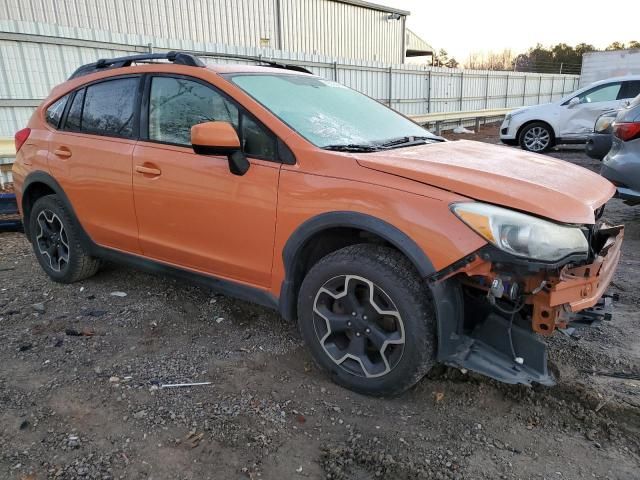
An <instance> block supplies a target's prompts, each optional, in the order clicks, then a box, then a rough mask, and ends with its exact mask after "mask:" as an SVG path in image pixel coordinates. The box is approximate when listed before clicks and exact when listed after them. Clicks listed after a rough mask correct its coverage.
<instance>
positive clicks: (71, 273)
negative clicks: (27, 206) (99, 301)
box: [29, 195, 100, 283]
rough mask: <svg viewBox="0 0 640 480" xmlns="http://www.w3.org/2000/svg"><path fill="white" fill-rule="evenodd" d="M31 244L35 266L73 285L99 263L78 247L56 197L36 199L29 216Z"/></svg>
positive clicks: (70, 224)
mask: <svg viewBox="0 0 640 480" xmlns="http://www.w3.org/2000/svg"><path fill="white" fill-rule="evenodd" d="M29 231H30V232H31V242H32V244H33V250H34V252H35V255H36V258H37V259H38V263H40V266H41V267H42V269H43V270H44V271H45V272H46V273H47V275H49V277H51V279H53V280H55V281H56V282H60V283H73V282H77V281H79V280H84V279H85V278H88V277H91V276H92V275H94V274H95V273H96V272H97V271H98V269H99V268H100V260H99V259H97V258H95V257H92V256H90V255H89V254H88V253H87V252H86V251H85V249H84V248H83V247H82V245H81V244H80V240H79V236H78V232H77V230H76V227H75V224H74V223H73V222H72V220H71V215H70V214H69V212H67V210H66V208H65V207H64V205H63V204H62V202H61V201H60V200H59V198H58V197H57V196H56V195H47V196H44V197H41V198H39V199H38V200H36V202H35V204H34V205H33V208H32V209H31V214H30V217H29Z"/></svg>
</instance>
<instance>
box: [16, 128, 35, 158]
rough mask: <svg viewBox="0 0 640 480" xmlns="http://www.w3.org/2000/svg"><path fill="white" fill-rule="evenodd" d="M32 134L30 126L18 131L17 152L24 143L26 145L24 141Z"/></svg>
mask: <svg viewBox="0 0 640 480" xmlns="http://www.w3.org/2000/svg"><path fill="white" fill-rule="evenodd" d="M30 134H31V129H30V128H23V129H22V130H20V131H17V132H16V135H15V141H16V153H18V150H20V149H21V148H22V145H24V142H26V141H27V138H29V135H30Z"/></svg>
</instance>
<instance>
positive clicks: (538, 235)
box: [451, 202, 589, 262]
mask: <svg viewBox="0 0 640 480" xmlns="http://www.w3.org/2000/svg"><path fill="white" fill-rule="evenodd" d="M451 208H452V210H453V212H454V213H455V214H456V215H457V216H458V217H459V218H460V220H462V221H463V222H464V223H466V224H467V225H468V226H469V227H471V228H472V229H473V230H475V231H476V232H477V233H478V234H480V235H481V236H482V237H484V238H486V239H487V240H488V241H489V242H491V243H492V244H494V245H495V246H496V247H498V248H499V249H501V250H503V251H505V252H508V253H511V254H513V255H517V256H518V257H525V258H530V259H534V260H542V261H549V262H552V261H556V260H560V259H562V258H564V257H566V256H568V255H571V254H576V253H577V254H581V253H582V254H587V252H588V249H589V244H588V243H587V238H586V237H585V235H584V233H583V232H582V230H581V229H580V228H578V227H570V226H566V225H558V224H557V223H553V222H550V221H548V220H543V219H541V218H538V217H534V216H531V215H525V214H524V213H519V212H515V211H513V210H509V209H507V208H501V207H496V206H494V205H488V204H486V203H480V202H470V203H455V204H453V205H452V207H451Z"/></svg>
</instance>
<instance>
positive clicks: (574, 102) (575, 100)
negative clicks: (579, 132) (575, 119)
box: [568, 97, 580, 108]
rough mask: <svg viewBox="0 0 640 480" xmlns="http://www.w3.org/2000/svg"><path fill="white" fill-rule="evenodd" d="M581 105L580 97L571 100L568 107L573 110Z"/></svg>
mask: <svg viewBox="0 0 640 480" xmlns="http://www.w3.org/2000/svg"><path fill="white" fill-rule="evenodd" d="M579 104H580V99H579V98H578V97H573V98H572V99H571V100H569V103H568V106H569V108H573V107H575V106H576V105H579Z"/></svg>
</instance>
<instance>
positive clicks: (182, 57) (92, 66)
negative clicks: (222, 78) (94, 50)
mask: <svg viewBox="0 0 640 480" xmlns="http://www.w3.org/2000/svg"><path fill="white" fill-rule="evenodd" d="M148 60H168V61H170V62H172V63H175V64H177V65H187V66H189V67H204V66H205V64H204V63H203V62H202V60H200V59H199V58H198V57H196V56H194V55H191V54H189V53H183V52H173V51H172V52H168V53H142V54H140V55H129V56H127V57H117V58H109V59H107V58H102V59H100V60H98V61H97V62H95V63H88V64H86V65H82V66H81V67H79V68H78V69H77V70H76V71H75V72H73V73H72V74H71V76H70V77H69V80H71V79H72V78H77V77H81V76H83V75H88V74H90V73H95V72H99V71H101V70H105V69H108V68H120V67H129V66H131V64H132V63H134V62H146V61H148Z"/></svg>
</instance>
